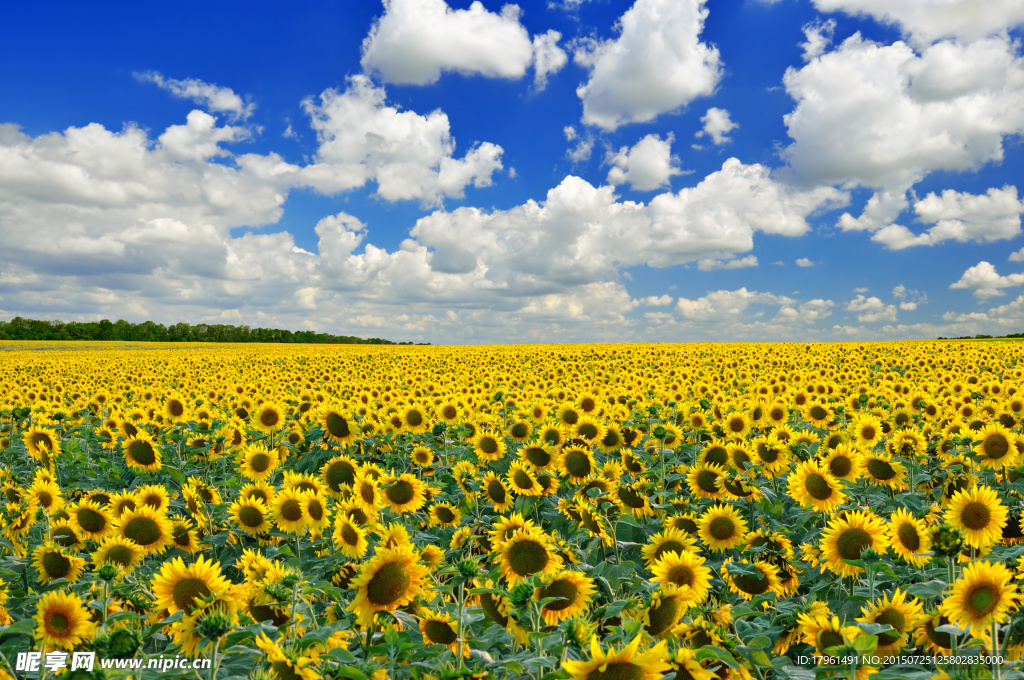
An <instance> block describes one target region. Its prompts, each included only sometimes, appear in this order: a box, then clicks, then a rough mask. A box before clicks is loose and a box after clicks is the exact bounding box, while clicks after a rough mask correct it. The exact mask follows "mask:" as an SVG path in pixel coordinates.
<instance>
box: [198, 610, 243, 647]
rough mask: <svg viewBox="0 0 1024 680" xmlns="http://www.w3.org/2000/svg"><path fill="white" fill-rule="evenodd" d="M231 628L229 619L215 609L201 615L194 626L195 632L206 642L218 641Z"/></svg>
mask: <svg viewBox="0 0 1024 680" xmlns="http://www.w3.org/2000/svg"><path fill="white" fill-rule="evenodd" d="M233 627H234V626H233V625H232V623H231V617H230V616H228V615H227V614H226V613H225V612H224V611H223V610H222V609H220V608H219V607H217V608H214V609H211V610H210V611H208V612H206V613H204V614H203V616H202V618H200V619H199V623H198V624H197V625H196V632H197V633H199V634H200V635H202V636H203V637H204V638H206V639H207V640H219V639H221V638H222V637H224V636H225V635H227V634H228V631H230V630H231V629H232V628H233Z"/></svg>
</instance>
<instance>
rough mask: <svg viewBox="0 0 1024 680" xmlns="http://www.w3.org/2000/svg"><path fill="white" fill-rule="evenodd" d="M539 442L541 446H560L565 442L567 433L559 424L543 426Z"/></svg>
mask: <svg viewBox="0 0 1024 680" xmlns="http://www.w3.org/2000/svg"><path fill="white" fill-rule="evenodd" d="M538 443H539V444H540V445H541V446H551V447H559V446H561V445H562V444H563V443H565V433H564V432H562V430H561V428H559V427H558V426H557V425H548V426H547V427H542V428H540V430H539V434H538Z"/></svg>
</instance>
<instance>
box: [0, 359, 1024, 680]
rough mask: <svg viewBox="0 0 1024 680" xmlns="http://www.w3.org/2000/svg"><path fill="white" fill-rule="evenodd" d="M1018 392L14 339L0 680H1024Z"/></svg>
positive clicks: (993, 380) (776, 363)
mask: <svg viewBox="0 0 1024 680" xmlns="http://www.w3.org/2000/svg"><path fill="white" fill-rule="evenodd" d="M1022 377H1024V344H1020V343H980V342H925V343H869V344H690V345H635V344H628V345H627V344H622V345H614V344H607V345H547V346H492V347H365V346H344V347H337V346H334V347H325V346H273V345H246V346H235V345H189V346H184V345H182V346H166V345H163V346H161V345H147V344H138V345H134V346H125V345H121V344H117V343H96V344H94V345H91V346H86V347H83V346H75V345H72V344H66V345H61V344H56V343H54V344H49V343H0V491H2V494H3V505H2V508H0V511H2V515H3V516H2V517H0V526H2V529H0V531H2V537H0V680H5V679H6V678H9V677H12V676H14V677H25V676H26V675H27V676H29V677H33V678H35V677H43V676H46V675H48V674H49V675H54V676H63V677H64V678H74V680H86V678H90V679H95V680H100V679H101V678H103V677H117V676H126V675H131V676H132V677H138V678H142V677H143V676H147V673H150V674H152V673H153V672H152V671H144V670H134V671H133V670H131V668H130V667H122V668H120V669H119V668H117V667H111V668H105V667H104V666H106V665H111V664H110V663H109V660H111V659H122V660H123V659H142V660H143V661H144V662H145V661H146V660H150V659H158V660H162V659H173V658H177V657H181V658H182V659H205V660H208V663H205V664H197V665H196V667H195V668H193V667H192V665H191V664H184V663H180V664H175V666H174V668H171V669H170V670H167V671H166V672H164V673H161V674H160V675H161V677H166V678H174V677H191V678H197V680H214V679H215V678H219V679H220V680H241V679H243V678H252V679H253V680H317V679H319V678H350V679H352V680H368V679H370V678H373V679H377V680H381V679H384V678H396V679H397V678H424V679H426V678H436V679H438V680H440V679H442V678H455V677H465V678H470V677H473V678H485V677H486V678H495V679H496V680H501V679H502V678H531V679H532V680H562V679H567V678H572V679H573V680H584V679H586V680H659V679H661V678H663V677H666V678H672V677H675V678H677V679H679V680H712V679H718V680H725V679H727V678H728V679H753V678H756V679H758V680H768V679H769V678H780V679H785V678H792V679H794V680H812V679H814V678H816V677H817V678H821V677H836V678H851V679H853V678H857V679H863V678H868V677H875V678H879V679H882V680H884V679H896V678H898V679H901V680H902V679H908V680H919V679H921V680H923V679H924V678H933V677H935V678H949V677H951V678H968V677H970V678H989V677H992V678H1002V679H1007V680H1010V679H1013V678H1024V673H1022V672H1021V671H1020V670H1018V668H1017V664H1016V663H1015V662H1016V660H1019V659H1021V658H1022V656H1024V616H1022V615H1021V610H1020V608H1019V606H1020V604H1021V595H1020V588H1019V581H1020V579H1022V578H1024V561H1022V560H1021V557H1022V556H1024V545H1020V544H1021V542H1022V541H1024V528H1022V523H1021V514H1022V507H1024V503H1022V498H1024V496H1022V492H1024V434H1022V426H1021V422H1022V419H1024V388H1022V385H1024V380H1022ZM32 653H39V656H37V657H36V659H37V663H35V664H32V663H31V654H32ZM82 653H86V654H90V653H91V657H92V658H94V659H98V660H107V663H103V664H101V663H99V662H97V663H96V664H95V665H93V664H91V663H90V664H89V666H86V667H76V666H77V665H78V664H77V663H76V664H72V663H69V662H67V661H66V659H68V658H72V657H73V658H75V659H78V658H79V657H80V656H82ZM40 659H41V660H40ZM48 661H52V663H51V664H50V665H47V662H48ZM82 665H83V666H84V664H82Z"/></svg>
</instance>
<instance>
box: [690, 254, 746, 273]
mask: <svg viewBox="0 0 1024 680" xmlns="http://www.w3.org/2000/svg"><path fill="white" fill-rule="evenodd" d="M756 266H757V255H747V256H746V257H737V258H733V259H731V260H716V259H714V258H710V257H706V258H703V259H701V260H698V261H697V269H699V270H700V271H702V272H710V271H714V270H716V269H746V268H747V267H756Z"/></svg>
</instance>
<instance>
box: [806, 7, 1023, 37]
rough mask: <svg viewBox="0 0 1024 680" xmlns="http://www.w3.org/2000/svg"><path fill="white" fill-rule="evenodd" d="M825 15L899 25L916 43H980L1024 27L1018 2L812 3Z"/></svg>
mask: <svg viewBox="0 0 1024 680" xmlns="http://www.w3.org/2000/svg"><path fill="white" fill-rule="evenodd" d="M813 2H814V6H815V7H817V8H818V10H820V11H822V12H846V13H847V14H854V15H862V14H867V15H869V16H872V17H874V18H876V19H878V20H880V21H884V22H886V23H889V24H896V25H898V26H899V27H900V28H901V29H902V30H903V31H904V33H906V34H908V35H909V36H910V37H911V38H912V39H913V40H914V41H915V43H917V44H919V45H928V44H931V43H932V42H934V41H936V40H938V39H939V38H946V37H953V38H959V39H961V40H963V41H971V40H977V39H978V38H984V37H986V36H989V35H992V34H994V33H1000V32H1002V31H1005V30H1007V29H1010V28H1013V27H1015V26H1020V25H1021V24H1024V5H1021V3H1020V2H1018V1H1017V0H985V2H984V4H983V5H980V6H979V5H978V3H977V0H813Z"/></svg>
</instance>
